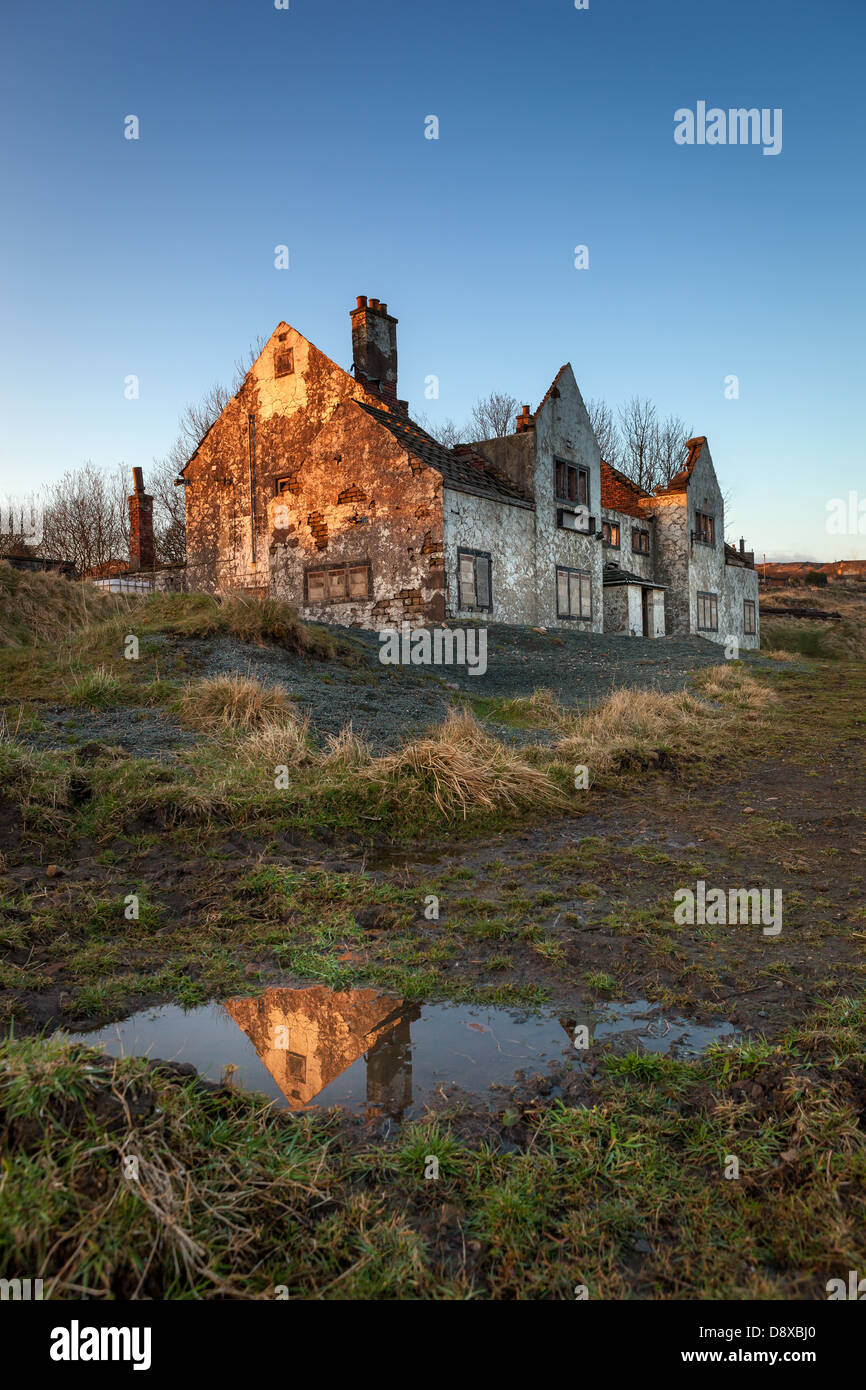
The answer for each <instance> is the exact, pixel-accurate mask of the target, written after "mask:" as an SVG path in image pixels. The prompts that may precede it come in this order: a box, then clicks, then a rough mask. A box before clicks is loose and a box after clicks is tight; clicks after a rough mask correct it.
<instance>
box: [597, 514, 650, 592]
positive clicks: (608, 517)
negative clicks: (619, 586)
mask: <svg viewBox="0 0 866 1390" xmlns="http://www.w3.org/2000/svg"><path fill="white" fill-rule="evenodd" d="M602 521H611V522H614V523H615V524H616V525H617V526H619V548H618V549H617V548H616V547H615V546H608V545H605V546H603V547H602V560H603V562H604V564H607V562H608V561H609V560H613V561H614V562H615V563H616V564H618V565H621V566H622V568H623V569H624V570H631V572H632V574H639V575H640V577H641V579H654V578H655V574H654V573H653V556H652V533H653V526H654V523H653V522H652V521H648V520H647V519H646V518H645V517H636V516H631V515H629V513H628V512H618V511H614V510H613V509H612V508H611V507H605V508H604V510H603V512H602ZM633 526H636V527H637V528H638V529H639V530H641V531H648V532H649V538H650V550H649V554H648V555H643V554H641V553H640V551H636V550H632V548H631V530H632V527H633Z"/></svg>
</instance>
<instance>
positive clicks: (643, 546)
mask: <svg viewBox="0 0 866 1390" xmlns="http://www.w3.org/2000/svg"><path fill="white" fill-rule="evenodd" d="M631 548H632V550H633V551H634V553H635V554H636V555H649V548H650V544H649V531H643V530H641V528H640V527H639V526H633V527H632V528H631Z"/></svg>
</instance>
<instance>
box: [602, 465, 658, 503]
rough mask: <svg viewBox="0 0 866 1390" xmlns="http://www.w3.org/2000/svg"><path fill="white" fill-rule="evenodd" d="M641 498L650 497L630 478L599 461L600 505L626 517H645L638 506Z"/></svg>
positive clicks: (650, 495) (650, 494) (648, 493)
mask: <svg viewBox="0 0 866 1390" xmlns="http://www.w3.org/2000/svg"><path fill="white" fill-rule="evenodd" d="M642 497H649V498H651V497H652V493H650V492H647V491H646V489H645V488H642V487H638V485H637V483H633V482H632V480H631V478H627V477H626V476H625V474H624V473H620V471H619V469H618V468H614V467H613V465H612V464H610V463H605V461H604V459H602V460H601V505H602V507H610V509H611V510H612V511H615V512H624V513H625V514H626V515H627V516H639V517H642V518H643V517H645V516H646V511H645V510H644V509H643V508H642V507H641V505H640V499H641V498H642Z"/></svg>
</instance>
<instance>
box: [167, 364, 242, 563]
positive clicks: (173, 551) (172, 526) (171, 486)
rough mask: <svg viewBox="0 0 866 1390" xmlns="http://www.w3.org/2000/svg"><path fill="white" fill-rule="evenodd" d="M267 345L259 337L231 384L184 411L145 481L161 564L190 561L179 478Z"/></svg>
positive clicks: (217, 388) (215, 389) (183, 491)
mask: <svg viewBox="0 0 866 1390" xmlns="http://www.w3.org/2000/svg"><path fill="white" fill-rule="evenodd" d="M264 346H265V343H264V339H263V338H258V339H257V340H256V342H254V343H252V344H251V345H250V348H249V351H248V352H247V355H246V357H245V358H242V359H239V360H238V361H237V362H236V363H235V371H234V378H233V380H232V384H231V386H223V385H222V384H221V383H220V382H214V384H213V386H211V387H209V389H208V390H207V391H205V393H204V395H203V396H202V397H201V399H200V400H198V401H195V402H193V403H192V404H190V405H188V406H187V407H186V408H185V409H184V410H183V411H182V412H181V414H180V417H179V419H178V423H177V435H176V437H175V440H174V442H173V444H172V445H171V447H170V449H169V450H168V453H167V454H165V455H164V456H163V457H162V458H159V459H156V458H155V459H154V461H153V468H152V470H151V474H150V478H149V479H146V480H145V482H146V484H147V491H148V492H150V493H151V494H152V495H153V501H154V508H153V533H154V546H155V548H156V557H157V562H158V563H159V564H162V565H182V564H183V563H184V561H185V560H186V489H185V488H183V487H180V486H177V487H176V486H175V480H176V479H177V478H179V477H180V473H181V470H182V469H183V468H184V467H185V466H186V464H187V463H188V462H189V459H190V457H191V455H192V454H194V453H195V451H196V449H197V448H198V446H199V444H200V443H201V441H202V440H203V439H204V437H205V435H206V434H207V432H208V430H209V429H210V428H211V426H212V425H213V424H214V422H215V421H216V420H218V419H219V417H220V415H221V414H222V412H223V411H224V410H225V408H226V406H227V405H228V403H229V401H230V400H231V399H232V397H233V396H236V395H237V393H238V391H239V390H240V389H241V387H242V386H243V384H244V382H245V381H246V378H247V376H248V375H249V371H250V368H251V367H252V365H253V363H254V362H255V360H256V358H257V357H259V355H260V354H261V351H262V348H263V347H264Z"/></svg>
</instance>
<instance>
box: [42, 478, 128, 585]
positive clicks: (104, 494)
mask: <svg viewBox="0 0 866 1390" xmlns="http://www.w3.org/2000/svg"><path fill="white" fill-rule="evenodd" d="M126 471H127V470H126V468H125V467H124V465H123V464H118V465H117V467H116V468H115V469H114V471H113V472H112V473H105V472H103V471H102V470H101V469H99V468H96V467H95V465H94V464H93V463H92V462H90V461H89V460H88V462H87V463H85V464H84V465H83V466H82V467H81V468H71V469H69V470H68V471H67V472H66V473H64V475H63V477H62V478H61V479H60V481H59V482H57V483H55V484H54V485H53V486H52V487H50V488H48V489H47V491H46V493H45V510H44V515H43V535H42V544H41V546H40V550H41V552H42V554H44V555H51V556H56V557H57V558H59V559H62V560H70V561H71V562H72V564H74V566H75V569H76V571H77V572H78V573H79V574H81V573H83V572H84V571H85V570H88V569H93V568H94V567H95V566H97V565H104V564H107V563H108V561H109V560H123V559H125V557H126V555H127V554H128V553H129V517H128V511H127V505H126V498H127V494H128V490H129V485H128V483H127V481H126Z"/></svg>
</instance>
